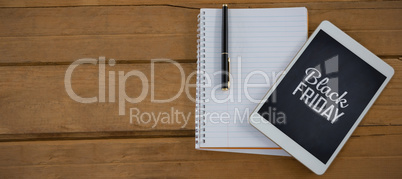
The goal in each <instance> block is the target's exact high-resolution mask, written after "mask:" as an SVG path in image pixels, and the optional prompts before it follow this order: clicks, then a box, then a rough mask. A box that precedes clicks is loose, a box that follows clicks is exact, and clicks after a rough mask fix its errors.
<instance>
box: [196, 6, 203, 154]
mask: <svg viewBox="0 0 402 179" xmlns="http://www.w3.org/2000/svg"><path fill="white" fill-rule="evenodd" d="M204 15H205V11H201V13H200V14H198V29H197V32H198V35H197V90H196V104H195V146H196V148H199V145H200V143H205V139H204V137H205V133H204V132H205V104H204V103H205V87H204V86H205V76H204V75H205V17H204Z"/></svg>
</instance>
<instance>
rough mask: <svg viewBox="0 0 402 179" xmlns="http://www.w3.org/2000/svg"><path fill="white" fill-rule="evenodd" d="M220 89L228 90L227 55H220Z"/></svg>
mask: <svg viewBox="0 0 402 179" xmlns="http://www.w3.org/2000/svg"><path fill="white" fill-rule="evenodd" d="M221 66H222V89H226V90H227V89H229V54H227V53H223V54H222V65H221Z"/></svg>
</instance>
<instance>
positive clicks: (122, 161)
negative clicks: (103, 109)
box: [0, 134, 402, 178]
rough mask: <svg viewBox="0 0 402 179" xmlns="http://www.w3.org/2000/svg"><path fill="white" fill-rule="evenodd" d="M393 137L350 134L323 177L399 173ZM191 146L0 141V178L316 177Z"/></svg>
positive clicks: (288, 163)
mask: <svg viewBox="0 0 402 179" xmlns="http://www.w3.org/2000/svg"><path fill="white" fill-rule="evenodd" d="M398 138H400V134H399V135H398V136H394V135H385V136H376V137H372V136H370V137H358V138H356V137H352V138H351V139H350V140H349V141H348V143H347V144H346V146H345V148H344V149H343V150H342V151H341V152H340V154H339V156H338V157H337V158H336V159H335V161H334V162H333V164H332V166H331V167H330V168H329V169H328V171H327V172H326V174H325V177H335V176H336V177H340V176H345V177H357V176H359V177H387V176H388V177H391V176H393V177H397V176H401V174H402V172H401V171H400V170H399V169H398V168H399V166H400V165H401V164H402V163H401V158H400V156H401V154H402V153H401V151H402V150H401V149H402V148H401V146H400V145H399V144H397V143H395V142H393V141H395V140H396V139H398ZM384 145H385V146H387V147H384ZM193 146H194V138H163V139H121V140H119V139H115V140H82V141H48V142H8V143H0V152H1V153H8V154H9V155H0V159H1V160H0V161H1V162H0V176H2V177H6V178H7V177H12V176H15V175H18V176H22V177H35V178H36V177H40V178H42V177H80V178H81V177H89V176H92V177H94V176H95V177H134V176H135V177H230V176H232V175H233V174H234V173H235V174H236V177H259V178H260V177H264V178H266V177H267V176H274V177H275V176H276V177H284V176H288V177H289V176H290V177H317V176H316V175H315V174H313V173H312V172H310V171H309V170H308V169H307V168H305V167H304V166H303V165H302V164H300V163H299V162H298V161H296V160H295V159H294V158H291V157H274V156H261V155H250V154H233V153H222V152H208V151H197V150H195V149H194V147H193ZM150 156H152V157H150ZM340 171H342V172H340ZM361 171H368V172H363V173H362V172H361Z"/></svg>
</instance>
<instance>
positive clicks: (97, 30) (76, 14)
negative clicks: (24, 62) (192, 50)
mask: <svg viewBox="0 0 402 179" xmlns="http://www.w3.org/2000/svg"><path fill="white" fill-rule="evenodd" d="M198 13H199V10H197V9H186V8H178V7H168V6H145V7H143V6H112V7H102V6H101V7H67V8H17V9H14V8H6V9H1V10H0V17H7V18H3V19H2V21H1V22H0V24H1V26H2V28H0V36H1V37H26V36H71V35H130V34H189V33H191V34H194V33H195V32H196V30H197V23H198V22H197V15H198ZM139 42H140V41H139Z"/></svg>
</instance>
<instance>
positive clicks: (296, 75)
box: [249, 21, 394, 175]
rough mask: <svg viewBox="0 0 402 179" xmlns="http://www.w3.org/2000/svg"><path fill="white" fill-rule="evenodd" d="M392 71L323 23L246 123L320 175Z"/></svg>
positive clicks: (328, 24) (331, 26)
mask: <svg viewBox="0 0 402 179" xmlns="http://www.w3.org/2000/svg"><path fill="white" fill-rule="evenodd" d="M393 74H394V70H393V68H392V67H391V66H389V65H388V64H387V63H385V62H384V61H382V60H381V59H380V58H378V57H377V56H375V55H374V54H373V53H371V52H370V51H369V50H367V49H366V48H364V47H363V46H362V45H360V44H359V43H358V42H356V41H355V40H353V39H352V38H351V37H349V36H348V35H346V34H345V33H344V32H342V31H341V30H340V29H338V28H337V27H335V26H334V25H333V24H331V23H330V22H328V21H323V22H322V23H321V24H320V25H319V26H318V28H317V29H316V30H315V31H314V33H313V34H312V35H311V37H310V38H309V39H308V40H307V42H306V43H305V44H304V46H303V47H302V48H301V50H300V51H299V52H298V53H297V54H296V56H295V58H294V59H293V60H292V61H291V62H290V64H289V65H288V66H287V67H286V69H285V71H284V72H283V74H282V75H281V76H280V77H279V78H278V80H277V81H276V83H275V84H274V85H273V86H272V87H271V89H270V90H269V91H268V93H267V94H266V96H265V97H264V98H263V99H262V102H261V103H260V104H259V105H258V106H257V107H256V109H255V110H254V112H253V113H252V114H251V116H250V118H249V122H250V123H251V125H253V126H254V127H255V128H257V129H258V130H259V131H261V132H262V133H263V134H265V135H266V136H267V137H268V138H270V139H271V140H272V141H274V142H275V143H277V144H278V145H279V146H280V147H282V148H283V149H284V150H285V151H287V152H288V153H289V154H290V155H292V156H293V157H295V158H296V159H297V160H299V161H300V162H301V163H303V164H304V165H305V166H307V167H308V168H309V169H311V170H312V171H313V172H314V173H316V174H318V175H321V174H323V173H324V172H325V171H326V170H327V168H328V166H329V165H330V164H331V163H332V161H333V160H334V158H335V156H336V155H337V154H338V153H339V151H340V150H341V148H342V147H343V145H344V144H345V142H346V141H347V140H348V139H349V137H350V136H351V134H352V133H353V131H354V130H355V129H356V127H357V126H358V124H359V123H360V121H361V120H362V118H363V116H364V115H365V114H366V113H367V111H368V110H369V108H370V107H371V106H372V105H373V103H374V101H375V100H376V99H377V97H378V96H379V95H380V93H381V91H382V90H383V89H384V87H385V86H386V85H387V83H388V82H389V80H390V79H391V77H392V75H393Z"/></svg>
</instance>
